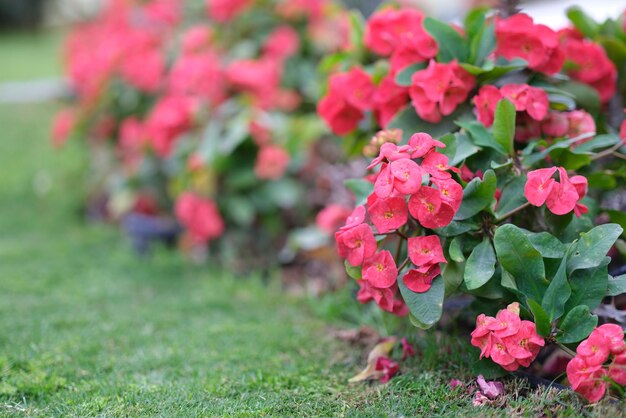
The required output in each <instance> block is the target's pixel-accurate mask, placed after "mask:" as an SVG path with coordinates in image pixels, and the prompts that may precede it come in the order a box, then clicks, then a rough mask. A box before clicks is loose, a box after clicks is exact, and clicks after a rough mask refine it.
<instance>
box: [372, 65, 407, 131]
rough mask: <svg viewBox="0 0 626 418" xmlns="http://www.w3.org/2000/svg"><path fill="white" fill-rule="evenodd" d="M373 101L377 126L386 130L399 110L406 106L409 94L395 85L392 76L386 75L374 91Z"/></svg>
mask: <svg viewBox="0 0 626 418" xmlns="http://www.w3.org/2000/svg"><path fill="white" fill-rule="evenodd" d="M373 100H374V109H375V111H376V117H377V119H378V124H379V125H380V126H381V127H383V128H386V127H387V125H388V124H389V122H391V120H392V119H393V118H394V116H396V114H397V113H398V112H399V111H400V109H402V108H403V107H404V106H406V104H407V102H408V100H409V94H408V91H407V89H406V88H404V87H401V86H398V85H397V84H396V82H395V81H394V77H393V76H392V75H388V76H387V77H385V78H383V81H382V82H381V83H380V85H379V86H378V88H377V89H376V93H374V98H373Z"/></svg>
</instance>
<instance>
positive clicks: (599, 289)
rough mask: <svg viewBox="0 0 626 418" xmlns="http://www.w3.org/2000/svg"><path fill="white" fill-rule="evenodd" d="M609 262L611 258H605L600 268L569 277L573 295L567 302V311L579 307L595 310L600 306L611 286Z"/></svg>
mask: <svg viewBox="0 0 626 418" xmlns="http://www.w3.org/2000/svg"><path fill="white" fill-rule="evenodd" d="M609 261H610V257H604V259H603V261H602V263H601V264H600V265H599V266H596V267H591V268H588V269H581V270H576V271H574V272H573V273H571V274H570V275H569V284H570V287H571V289H572V295H571V296H570V300H568V301H567V304H566V306H565V309H566V310H570V309H572V308H574V307H575V306H578V305H586V306H589V308H590V309H595V308H596V307H598V305H600V303H601V302H602V299H603V298H604V297H605V296H606V294H607V288H608V285H609V271H608V265H609Z"/></svg>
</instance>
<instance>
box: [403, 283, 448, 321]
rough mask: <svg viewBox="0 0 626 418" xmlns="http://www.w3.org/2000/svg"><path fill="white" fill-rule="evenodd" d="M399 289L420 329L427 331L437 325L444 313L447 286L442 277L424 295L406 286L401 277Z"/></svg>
mask: <svg viewBox="0 0 626 418" xmlns="http://www.w3.org/2000/svg"><path fill="white" fill-rule="evenodd" d="M398 288H399V289H400V293H401V294H402V298H403V299H404V302H405V303H406V305H407V307H408V308H409V311H410V312H411V314H412V315H413V316H414V319H415V320H416V321H417V324H419V327H420V328H423V329H427V328H430V327H432V326H433V325H435V323H436V322H437V321H439V319H440V318H441V314H442V312H443V297H444V292H445V286H444V282H443V279H442V278H441V277H437V278H435V280H433V283H432V286H431V287H430V289H428V291H427V292H424V293H415V292H413V291H412V290H410V289H409V288H408V287H406V285H405V284H404V281H403V280H402V278H401V277H400V278H399V279H398Z"/></svg>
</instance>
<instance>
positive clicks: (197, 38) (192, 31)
mask: <svg viewBox="0 0 626 418" xmlns="http://www.w3.org/2000/svg"><path fill="white" fill-rule="evenodd" d="M212 39H213V30H212V29H211V28H210V27H208V26H192V27H191V28H189V29H187V30H186V31H185V33H184V34H183V39H182V41H181V43H182V48H183V54H185V55H191V54H197V53H200V52H202V51H203V50H204V49H206V48H207V47H208V46H209V45H210V44H211V40H212Z"/></svg>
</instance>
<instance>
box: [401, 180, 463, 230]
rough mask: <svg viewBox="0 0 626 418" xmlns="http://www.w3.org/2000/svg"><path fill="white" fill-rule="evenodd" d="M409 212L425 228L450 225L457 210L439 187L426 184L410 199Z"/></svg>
mask: <svg viewBox="0 0 626 418" xmlns="http://www.w3.org/2000/svg"><path fill="white" fill-rule="evenodd" d="M409 212H410V213H411V216H413V217H414V218H415V219H417V220H418V221H419V223H420V224H421V225H422V226H423V227H424V228H430V229H433V228H442V227H444V226H446V225H449V224H450V222H452V218H453V217H454V213H455V210H454V208H453V207H452V206H451V205H450V204H448V203H446V202H444V201H442V200H441V195H440V194H439V191H438V190H437V189H434V188H432V187H429V186H424V187H422V188H421V189H420V190H419V191H418V192H417V193H415V194H414V195H413V196H411V198H410V199H409Z"/></svg>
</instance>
